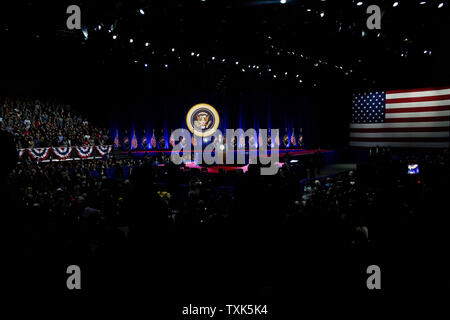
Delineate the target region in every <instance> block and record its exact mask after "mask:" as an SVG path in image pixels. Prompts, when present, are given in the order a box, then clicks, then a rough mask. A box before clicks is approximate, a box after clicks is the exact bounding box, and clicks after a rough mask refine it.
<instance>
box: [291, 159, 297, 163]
mask: <svg viewBox="0 0 450 320" xmlns="http://www.w3.org/2000/svg"><path fill="white" fill-rule="evenodd" d="M290 162H291V163H297V162H298V160H295V159H294V160H291V161H290Z"/></svg>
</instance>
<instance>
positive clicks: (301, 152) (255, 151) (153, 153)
mask: <svg viewBox="0 0 450 320" xmlns="http://www.w3.org/2000/svg"><path fill="white" fill-rule="evenodd" d="M317 151H319V149H311V150H307V149H279V151H278V152H279V154H280V158H283V157H285V156H287V155H289V156H303V155H313V154H315V153H316V152H317ZM172 152H175V151H171V150H142V151H131V153H132V154H133V155H136V156H144V155H146V154H147V155H150V156H157V155H160V154H162V153H163V154H171V153H172ZM192 152H194V151H193V150H192ZM234 152H235V153H237V152H245V153H246V154H250V155H258V149H250V150H245V151H244V150H242V151H241V150H235V151H234ZM320 152H321V153H325V154H326V153H333V152H335V151H334V150H325V149H320ZM122 153H123V154H128V152H127V151H124V152H122ZM268 153H269V154H270V150H268Z"/></svg>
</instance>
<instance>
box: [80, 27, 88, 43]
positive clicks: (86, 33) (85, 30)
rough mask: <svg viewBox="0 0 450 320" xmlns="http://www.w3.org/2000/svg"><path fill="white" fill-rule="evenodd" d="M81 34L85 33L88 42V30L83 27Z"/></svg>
mask: <svg viewBox="0 0 450 320" xmlns="http://www.w3.org/2000/svg"><path fill="white" fill-rule="evenodd" d="M81 32H83V35H84V39H85V40H87V39H88V37H89V32H88V29H87V28H86V27H83V28H82V29H81Z"/></svg>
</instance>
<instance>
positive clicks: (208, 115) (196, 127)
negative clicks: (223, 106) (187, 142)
mask: <svg viewBox="0 0 450 320" xmlns="http://www.w3.org/2000/svg"><path fill="white" fill-rule="evenodd" d="M219 122H220V119H219V114H218V113H217V110H216V109H214V107H213V106H211V105H209V104H206V103H199V104H196V105H195V106H193V107H192V108H191V109H190V110H189V112H188V113H187V116H186V124H187V126H188V128H189V131H191V132H192V133H193V134H194V135H196V136H198V137H208V136H210V135H212V134H213V133H214V132H216V130H217V128H218V127H219Z"/></svg>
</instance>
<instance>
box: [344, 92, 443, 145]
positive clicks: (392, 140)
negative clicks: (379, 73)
mask: <svg viewBox="0 0 450 320" xmlns="http://www.w3.org/2000/svg"><path fill="white" fill-rule="evenodd" d="M449 128H450V87H446V88H424V89H412V90H395V91H377V92H366V93H359V94H354V95H353V103H352V120H351V124H350V146H354V147H376V146H380V147H413V148H448V147H449Z"/></svg>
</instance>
